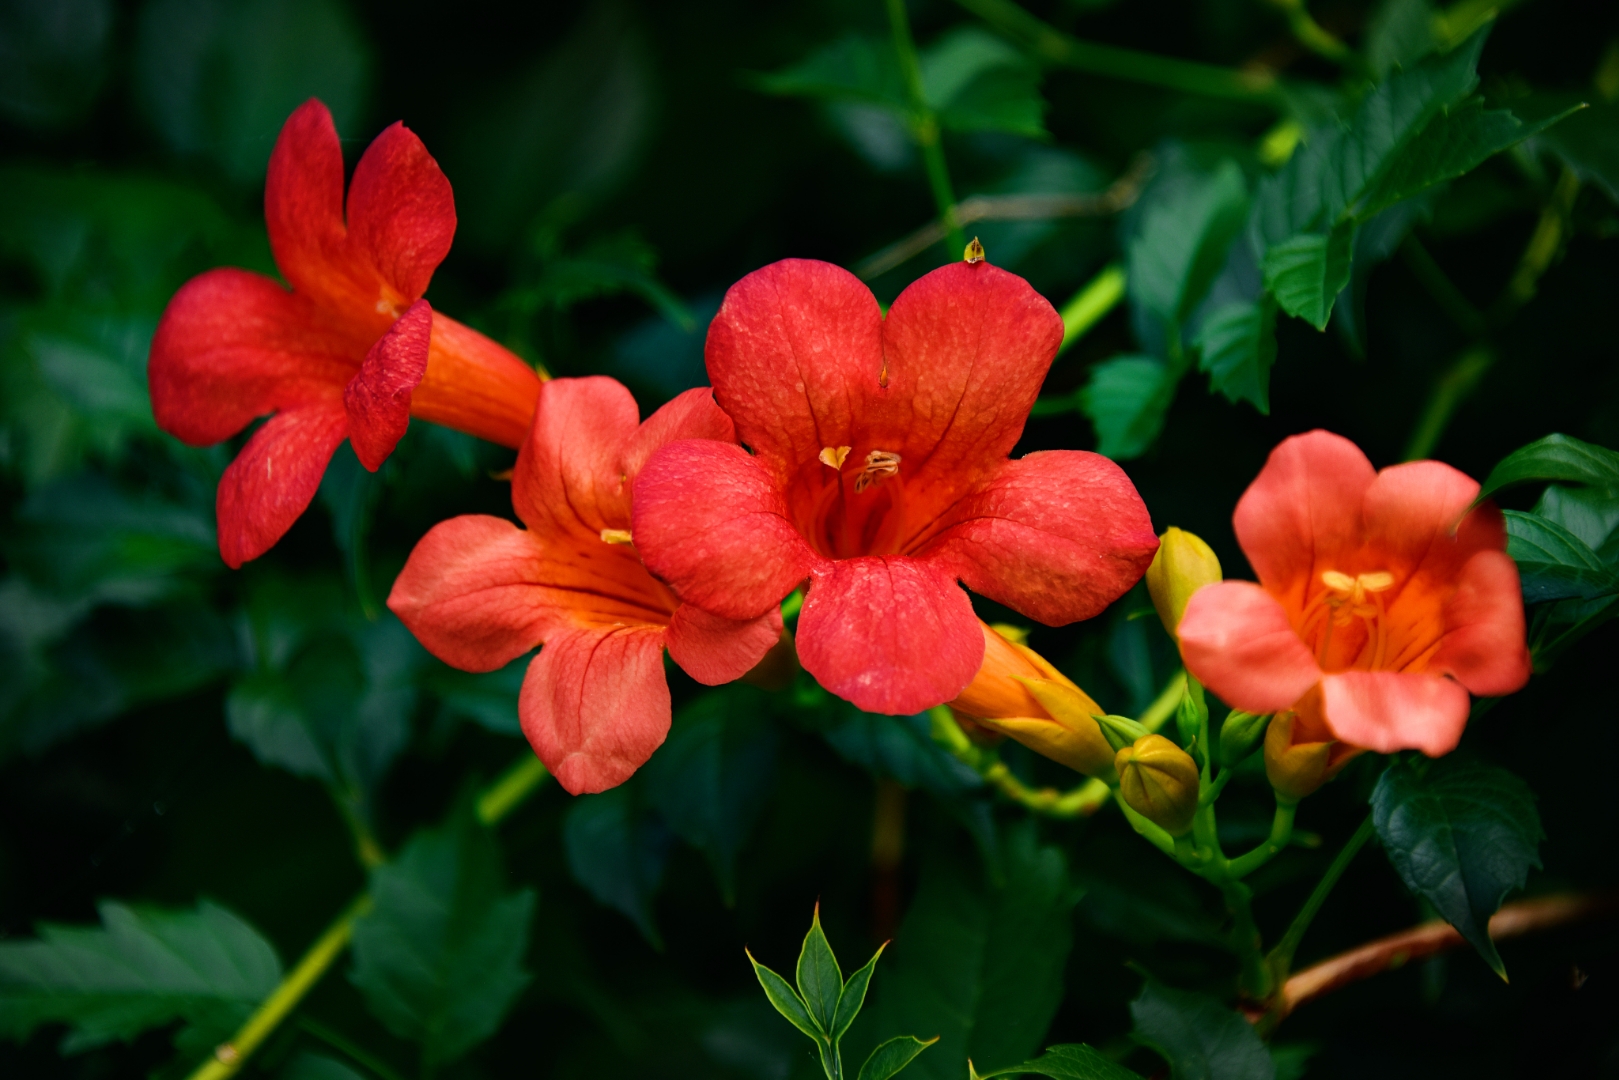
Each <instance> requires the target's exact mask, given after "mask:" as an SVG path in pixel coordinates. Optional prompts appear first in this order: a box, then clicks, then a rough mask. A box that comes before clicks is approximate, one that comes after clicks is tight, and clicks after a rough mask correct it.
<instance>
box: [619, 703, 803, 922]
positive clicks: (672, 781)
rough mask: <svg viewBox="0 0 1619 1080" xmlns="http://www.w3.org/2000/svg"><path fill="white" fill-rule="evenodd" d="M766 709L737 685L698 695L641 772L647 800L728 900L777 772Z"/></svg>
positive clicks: (774, 734) (773, 731)
mask: <svg viewBox="0 0 1619 1080" xmlns="http://www.w3.org/2000/svg"><path fill="white" fill-rule="evenodd" d="M767 703H768V699H767V698H766V697H765V695H764V694H762V693H761V692H759V691H757V690H754V689H753V688H752V687H749V686H745V685H740V684H738V685H733V686H731V687H728V688H726V689H724V690H715V691H710V692H708V693H706V694H704V695H703V696H702V697H700V698H698V699H697V700H696V701H694V702H692V703H691V704H690V705H687V706H686V707H685V708H683V709H681V710H680V711H679V712H678V713H677V714H676V716H675V719H674V726H673V728H672V729H671V730H670V733H669V738H668V739H667V741H665V742H664V744H663V746H661V747H659V749H658V752H657V753H656V754H654V755H653V756H652V760H651V761H649V762H647V764H646V766H645V767H644V768H643V770H642V773H643V775H644V776H645V778H646V780H645V782H646V794H647V799H648V801H649V802H650V803H651V804H652V805H653V806H655V807H656V808H657V809H658V811H659V812H660V813H661V814H662V815H663V817H664V820H666V821H667V822H668V823H669V827H670V828H671V829H673V830H674V831H675V834H676V835H677V836H679V837H680V838H681V839H682V840H684V841H686V842H687V843H688V844H691V845H692V846H693V847H696V848H698V849H699V850H700V851H702V852H703V854H704V855H706V856H708V861H709V863H710V865H712V866H713V868H714V876H715V877H716V878H717V879H718V880H719V885H720V891H721V893H722V894H723V895H724V896H725V897H726V898H727V899H729V898H731V897H732V896H734V894H735V890H736V859H737V855H738V854H739V853H740V852H741V850H742V845H743V844H744V843H745V842H746V841H747V838H748V836H749V834H750V833H751V832H752V830H753V826H754V823H755V822H756V821H757V819H758V816H759V810H760V808H761V807H762V806H763V805H764V801H765V797H766V796H767V795H768V794H769V791H770V784H771V779H772V777H773V775H774V773H775V767H776V752H777V747H778V745H779V743H780V732H779V731H778V729H777V725H776V723H775V722H774V721H773V720H772V719H771V718H770V717H769V716H768V715H767V714H766V711H765V710H766V708H767V707H768V705H767Z"/></svg>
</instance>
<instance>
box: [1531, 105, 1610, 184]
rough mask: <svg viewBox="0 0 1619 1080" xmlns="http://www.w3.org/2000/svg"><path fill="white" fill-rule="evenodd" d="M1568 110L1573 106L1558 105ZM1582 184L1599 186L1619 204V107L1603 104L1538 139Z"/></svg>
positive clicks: (1581, 113) (1584, 110)
mask: <svg viewBox="0 0 1619 1080" xmlns="http://www.w3.org/2000/svg"><path fill="white" fill-rule="evenodd" d="M1558 104H1559V105H1560V106H1561V107H1563V108H1567V107H1568V105H1570V104H1573V103H1572V102H1568V101H1563V102H1559V103H1558ZM1535 142H1536V143H1537V145H1539V146H1541V147H1544V148H1546V149H1548V150H1551V151H1552V152H1553V153H1555V154H1556V155H1557V156H1558V157H1559V158H1560V159H1562V162H1563V164H1565V165H1567V166H1568V167H1569V168H1570V169H1573V170H1574V174H1575V175H1576V176H1578V177H1579V178H1580V179H1581V180H1583V181H1585V182H1587V183H1591V184H1596V185H1597V186H1599V187H1601V188H1602V190H1603V191H1605V192H1607V194H1608V198H1610V199H1612V200H1613V201H1614V202H1619V104H1614V103H1612V102H1602V103H1597V104H1593V105H1592V106H1591V107H1590V108H1588V109H1583V110H1581V111H1580V112H1577V113H1575V114H1574V115H1572V116H1570V117H1569V118H1568V119H1566V120H1564V121H1562V122H1561V123H1559V124H1558V125H1557V126H1556V127H1554V128H1552V129H1551V130H1549V131H1545V132H1543V133H1542V134H1540V135H1538V136H1536V138H1535Z"/></svg>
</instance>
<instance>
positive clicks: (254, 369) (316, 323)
mask: <svg viewBox="0 0 1619 1080" xmlns="http://www.w3.org/2000/svg"><path fill="white" fill-rule="evenodd" d="M370 343H371V342H370V340H368V339H366V338H364V337H363V336H361V337H356V336H355V335H354V334H353V333H352V332H350V331H349V329H348V328H346V327H344V326H342V325H340V324H337V323H334V322H333V321H332V320H330V319H329V318H327V317H326V316H324V315H323V314H322V313H321V312H319V311H318V310H317V309H316V308H315V306H314V305H313V304H312V303H310V301H309V300H308V299H307V298H305V297H302V296H299V295H297V294H295V293H290V292H288V291H287V290H286V289H284V288H282V287H281V286H280V285H278V284H276V283H275V282H273V281H271V280H270V279H269V278H267V277H263V276H261V275H259V274H250V273H248V272H247V271H246V270H232V269H219V270H210V271H208V272H207V273H205V274H201V275H199V276H197V277H194V278H192V279H191V280H190V281H188V282H186V283H185V285H183V286H181V288H180V291H179V292H177V293H175V294H174V297H173V299H171V300H170V301H169V303H168V306H167V307H166V308H165V309H164V311H163V318H162V319H161V320H160V321H159V322H158V324H157V332H156V333H155V334H154V335H153V336H152V347H151V354H150V355H151V359H150V361H149V362H148V364H147V380H148V383H149V384H150V387H151V394H152V414H153V416H154V417H156V419H157V424H158V426H159V427H160V428H162V429H163V430H164V431H167V432H168V433H169V434H171V435H173V436H175V437H176V438H178V439H180V440H182V441H184V442H187V443H190V444H191V445H192V446H208V445H211V444H213V443H216V442H220V441H221V440H223V439H228V438H230V437H231V436H232V435H235V434H236V433H237V432H238V431H241V430H242V429H243V428H244V427H246V426H247V425H248V424H249V423H251V422H252V420H253V419H254V417H258V416H263V415H264V414H265V413H268V412H273V411H275V410H276V409H281V408H290V407H293V406H296V405H301V404H307V403H309V402H312V401H323V400H326V399H327V398H329V397H331V396H333V395H334V393H336V392H339V391H340V390H341V388H342V387H343V386H344V385H345V384H346V383H347V382H348V381H349V379H351V378H352V377H353V375H354V372H355V370H356V368H357V367H358V366H359V362H360V358H361V357H363V356H364V355H365V351H366V348H367V347H368V346H369V345H370Z"/></svg>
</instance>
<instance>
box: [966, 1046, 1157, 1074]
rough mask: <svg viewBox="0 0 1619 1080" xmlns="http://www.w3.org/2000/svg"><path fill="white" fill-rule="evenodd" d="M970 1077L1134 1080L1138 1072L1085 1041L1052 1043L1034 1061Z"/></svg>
mask: <svg viewBox="0 0 1619 1080" xmlns="http://www.w3.org/2000/svg"><path fill="white" fill-rule="evenodd" d="M971 1075H972V1078H973V1080H989V1078H990V1077H992V1076H1050V1077H1055V1078H1056V1080H1137V1074H1136V1073H1133V1072H1131V1071H1130V1070H1129V1069H1126V1068H1125V1067H1124V1066H1122V1065H1119V1064H1117V1063H1116V1062H1113V1061H1110V1060H1108V1058H1107V1057H1105V1056H1103V1055H1102V1054H1101V1053H1099V1052H1097V1051H1096V1050H1094V1049H1092V1048H1091V1047H1089V1046H1086V1045H1085V1044H1084V1043H1079V1044H1077V1045H1067V1046H1053V1047H1051V1048H1050V1049H1048V1050H1047V1051H1046V1052H1045V1053H1043V1054H1041V1055H1040V1056H1039V1057H1038V1058H1035V1059H1034V1060H1033V1061H1025V1062H1024V1063H1023V1064H1021V1065H1009V1066H1007V1067H1006V1068H1004V1069H996V1070H995V1071H994V1072H987V1073H981V1072H976V1071H975V1072H973V1073H972V1074H971Z"/></svg>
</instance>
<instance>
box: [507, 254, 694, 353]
mask: <svg viewBox="0 0 1619 1080" xmlns="http://www.w3.org/2000/svg"><path fill="white" fill-rule="evenodd" d="M657 265H658V258H657V253H656V252H655V251H654V250H653V249H652V248H651V246H650V245H648V244H647V243H646V241H644V240H642V239H641V238H640V237H639V236H638V235H637V234H635V233H634V232H621V233H616V234H613V235H609V236H603V237H598V238H596V239H594V240H592V241H591V242H590V243H588V244H586V245H585V246H584V247H583V248H582V249H581V250H580V251H578V252H577V253H574V254H568V255H560V256H556V257H553V258H550V259H547V260H546V262H545V268H544V270H543V272H542V273H541V274H540V278H539V280H538V281H537V282H535V283H534V284H533V285H529V286H522V287H519V288H516V289H513V290H511V291H509V292H508V293H506V294H505V296H504V297H503V298H502V299H503V302H504V303H506V304H509V305H512V306H514V307H517V308H518V309H520V310H522V311H525V312H533V311H538V310H540V309H541V308H550V309H553V310H556V311H566V310H567V309H569V308H571V307H573V306H574V305H575V304H579V303H582V302H584V301H586V300H594V299H597V298H599V297H604V296H619V295H622V294H624V293H630V294H633V295H636V296H639V297H641V299H643V300H645V301H646V302H647V303H648V304H650V305H652V306H653V307H654V308H656V309H657V310H658V312H659V313H660V314H662V315H663V317H664V318H666V319H668V320H669V321H670V322H671V323H673V324H674V325H676V326H677V327H679V328H680V329H681V330H684V331H686V332H688V333H689V332H691V331H693V330H695V329H696V328H697V327H696V320H695V319H694V318H693V317H692V314H691V312H690V311H688V310H687V309H686V305H685V304H683V303H682V302H681V300H680V298H679V297H678V296H676V295H675V294H674V293H672V292H670V291H669V289H668V287H667V286H666V285H664V284H663V282H662V281H660V280H659V279H658V276H657V273H656V270H657Z"/></svg>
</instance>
